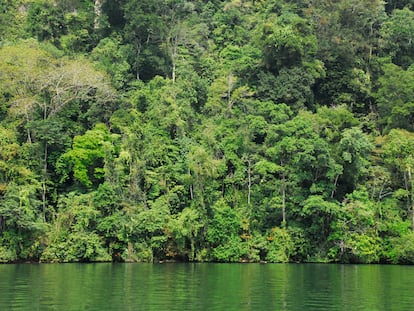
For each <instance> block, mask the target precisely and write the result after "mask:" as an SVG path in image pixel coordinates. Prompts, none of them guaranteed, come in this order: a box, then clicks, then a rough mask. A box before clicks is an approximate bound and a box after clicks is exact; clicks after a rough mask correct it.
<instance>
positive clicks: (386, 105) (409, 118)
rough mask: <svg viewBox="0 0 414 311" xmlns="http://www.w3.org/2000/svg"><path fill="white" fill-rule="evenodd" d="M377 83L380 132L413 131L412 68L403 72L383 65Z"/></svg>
mask: <svg viewBox="0 0 414 311" xmlns="http://www.w3.org/2000/svg"><path fill="white" fill-rule="evenodd" d="M378 82H379V87H378V91H377V92H376V94H375V98H376V99H377V105H378V114H379V125H380V126H381V129H382V131H383V132H387V131H389V130H391V129H392V128H402V129H406V130H409V131H413V130H414V119H413V116H414V101H413V95H414V94H413V93H414V91H413V88H412V87H411V85H412V84H413V83H414V68H413V67H410V68H409V69H407V70H404V69H402V68H401V67H399V66H397V65H394V64H385V65H384V66H383V75H382V76H380V77H379V79H378Z"/></svg>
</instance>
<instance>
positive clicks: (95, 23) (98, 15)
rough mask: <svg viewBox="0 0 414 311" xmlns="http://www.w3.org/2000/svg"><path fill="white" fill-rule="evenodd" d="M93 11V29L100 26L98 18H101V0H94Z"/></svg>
mask: <svg viewBox="0 0 414 311" xmlns="http://www.w3.org/2000/svg"><path fill="white" fill-rule="evenodd" d="M93 9H94V13H95V18H94V21H93V28H94V29H99V28H100V22H99V20H100V18H101V14H102V0H95V4H94V7H93Z"/></svg>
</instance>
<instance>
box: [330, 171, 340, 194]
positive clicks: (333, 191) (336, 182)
mask: <svg viewBox="0 0 414 311" xmlns="http://www.w3.org/2000/svg"><path fill="white" fill-rule="evenodd" d="M338 179H339V175H336V177H335V182H334V189H333V190H332V192H331V199H332V198H333V196H334V194H335V190H336V185H337V184H338Z"/></svg>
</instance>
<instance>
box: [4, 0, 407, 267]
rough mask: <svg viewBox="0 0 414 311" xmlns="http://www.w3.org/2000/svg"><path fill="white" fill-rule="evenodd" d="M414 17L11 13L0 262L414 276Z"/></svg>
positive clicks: (14, 7) (187, 9)
mask: <svg viewBox="0 0 414 311" xmlns="http://www.w3.org/2000/svg"><path fill="white" fill-rule="evenodd" d="M410 3H412V1H388V2H387V3H384V2H383V1H380V0H370V1H365V2H364V1H362V2H361V1H358V0H338V1H323V0H313V1H285V0H280V1H279V0H262V1H239V0H231V1H230V0H226V1H176V0H166V1H164V0H163V1H161V0H155V1H150V0H114V1H84V0H70V1H52V0H7V1H3V2H2V3H1V4H0V59H1V62H0V245H1V246H0V261H1V262H12V261H19V260H33V261H39V260H42V261H58V262H61V261H64V262H72V261H110V260H112V261H145V262H155V261H162V260H183V261H218V262H251V261H256V262H257V261H260V260H263V261H270V262H292V261H293V262H301V261H320V262H327V261H334V262H355V263H376V262H387V263H412V262H413V246H412V244H413V243H412V241H413V237H412V234H411V233H412V230H414V204H413V202H414V199H413V198H414V190H413V189H414V179H413V177H412V176H413V166H414V163H413V156H412V154H414V147H413V143H412V142H413V141H414V138H413V130H414V128H413V115H414V114H413V100H412V98H413V95H414V94H413V87H412V85H413V84H414V79H413V65H412V63H413V57H414V56H413V55H414V54H413V50H414V49H413V46H412V45H413V42H414V41H413V40H412V39H413V38H412V37H413V29H414V28H413V22H412V21H413V18H412V17H413V10H412V7H410ZM380 135H383V136H380Z"/></svg>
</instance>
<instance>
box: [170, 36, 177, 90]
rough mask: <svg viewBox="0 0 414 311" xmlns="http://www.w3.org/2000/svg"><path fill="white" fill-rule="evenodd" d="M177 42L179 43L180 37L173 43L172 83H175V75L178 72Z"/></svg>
mask: <svg viewBox="0 0 414 311" xmlns="http://www.w3.org/2000/svg"><path fill="white" fill-rule="evenodd" d="M177 41H178V36H177V37H175V40H174V42H173V53H172V57H171V58H172V59H171V61H172V74H171V75H172V82H173V83H174V82H175V75H176V70H177Z"/></svg>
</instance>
